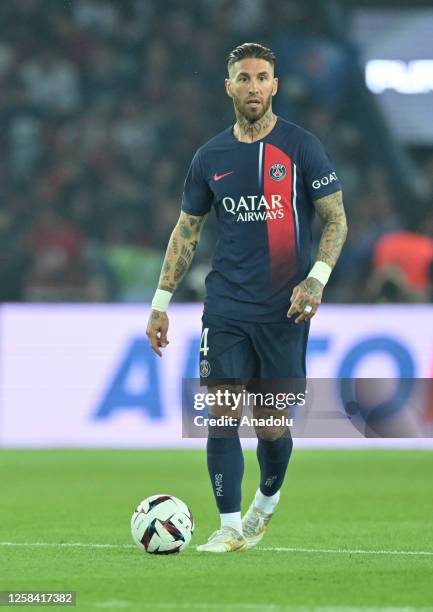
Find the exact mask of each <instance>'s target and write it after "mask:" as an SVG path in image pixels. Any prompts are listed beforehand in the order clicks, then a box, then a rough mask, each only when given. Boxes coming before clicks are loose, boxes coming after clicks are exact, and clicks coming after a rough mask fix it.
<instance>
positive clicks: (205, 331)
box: [200, 327, 209, 357]
mask: <svg viewBox="0 0 433 612" xmlns="http://www.w3.org/2000/svg"><path fill="white" fill-rule="evenodd" d="M208 332H209V327H205V328H204V329H203V333H202V335H201V340H200V353H203V356H204V357H206V355H207V354H208V351H209V346H208V343H207V334H208Z"/></svg>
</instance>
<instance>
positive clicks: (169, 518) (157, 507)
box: [131, 495, 194, 555]
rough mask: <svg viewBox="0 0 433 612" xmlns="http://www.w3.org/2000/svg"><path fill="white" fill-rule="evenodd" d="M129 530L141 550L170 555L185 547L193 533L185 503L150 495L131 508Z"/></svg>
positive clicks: (174, 498) (192, 524) (168, 496)
mask: <svg viewBox="0 0 433 612" xmlns="http://www.w3.org/2000/svg"><path fill="white" fill-rule="evenodd" d="M131 532H132V538H133V540H134V542H135V543H136V544H137V546H138V548H139V549H140V550H141V551H143V552H148V553H152V554H154V555H171V554H172V553H179V552H180V551H181V550H183V549H184V548H186V547H187V546H188V544H189V542H190V540H191V537H192V534H193V532H194V519H193V517H192V514H191V511H190V509H189V508H188V506H187V505H186V504H185V503H184V502H183V501H181V500H180V499H178V498H177V497H173V495H152V496H151V497H147V498H146V499H144V500H143V501H142V502H140V503H139V504H138V506H137V508H136V509H135V510H134V513H133V515H132V518H131Z"/></svg>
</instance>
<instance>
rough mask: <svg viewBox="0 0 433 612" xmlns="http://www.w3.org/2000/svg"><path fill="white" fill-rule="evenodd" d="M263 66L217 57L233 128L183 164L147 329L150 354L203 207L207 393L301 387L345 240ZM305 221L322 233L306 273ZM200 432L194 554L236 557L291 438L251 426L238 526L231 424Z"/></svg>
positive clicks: (317, 159)
mask: <svg viewBox="0 0 433 612" xmlns="http://www.w3.org/2000/svg"><path fill="white" fill-rule="evenodd" d="M274 65H275V56H274V54H273V52H272V51H271V50H270V49H268V48H266V47H263V46H262V45H260V44H256V43H244V44H242V45H240V46H239V47H237V48H236V49H234V50H233V51H232V52H231V53H230V54H229V56H228V77H227V78H226V80H225V88H226V92H227V95H228V96H229V97H230V98H231V99H232V100H233V106H234V112H235V116H236V123H235V124H234V126H230V127H229V128H227V129H226V130H224V131H223V132H221V133H220V134H218V135H217V136H215V137H214V138H212V139H211V140H210V141H209V142H207V143H206V144H204V145H203V146H202V147H201V148H200V149H199V150H198V151H197V152H196V154H195V156H194V158H193V160H192V163H191V166H190V168H189V172H188V175H187V177H186V181H185V187H184V193H183V196H182V207H181V208H182V210H181V213H180V217H179V220H178V222H177V225H176V227H175V228H174V231H173V233H172V235H171V238H170V241H169V244H168V247H167V251H166V255H165V259H164V263H163V267H162V271H161V276H160V280H159V285H158V289H157V291H156V293H155V296H154V299H153V301H152V312H151V315H150V318H149V322H148V327H147V335H148V338H149V342H150V344H151V346H152V348H153V350H154V351H155V353H156V354H157V355H159V356H161V355H162V353H161V349H162V348H164V347H166V346H167V344H168V342H169V341H168V338H167V331H168V317H167V312H166V311H167V308H168V305H169V302H170V299H171V297H172V295H173V293H174V291H175V290H176V288H177V287H178V286H179V283H180V282H181V280H182V278H183V277H184V275H185V273H186V272H187V270H188V268H189V266H190V264H191V261H192V258H193V256H194V252H195V250H196V248H197V244H198V242H199V239H200V231H201V229H202V226H203V222H204V220H205V218H206V215H207V214H208V213H209V211H210V210H211V208H214V210H215V213H216V216H217V219H218V230H219V238H218V242H217V245H216V251H215V255H214V260H213V265H212V270H211V272H210V273H209V274H208V276H207V278H206V290H207V297H206V301H205V305H204V313H203V318H202V321H203V329H202V340H201V346H200V359H201V361H200V376H201V382H202V384H206V381H208V382H209V386H208V390H209V391H212V392H215V390H216V389H220V388H221V389H222V388H224V389H227V388H229V389H242V387H241V386H240V384H241V383H242V382H245V381H248V380H253V379H254V380H266V379H279V380H281V379H285V380H289V379H305V376H306V374H305V353H306V345H307V339H308V331H309V322H310V319H311V318H312V317H313V316H314V315H315V314H316V312H317V309H318V307H319V305H320V303H321V299H322V293H323V289H324V287H325V285H326V283H327V281H328V278H329V275H330V273H331V271H332V268H333V267H334V266H335V263H336V261H337V259H338V256H339V254H340V251H341V248H342V245H343V243H344V241H345V237H346V233H347V226H346V217H345V213H344V208H343V201H342V193H341V186H340V183H339V180H338V178H337V176H336V174H335V171H334V168H333V167H332V165H331V162H330V161H329V159H328V157H327V155H326V153H325V151H324V148H323V146H322V144H321V143H320V142H319V140H318V139H317V138H316V137H315V136H313V135H312V134H311V133H309V132H307V131H306V130H304V129H302V128H301V127H299V126H297V125H295V124H293V123H290V122H288V121H285V120H283V119H282V118H281V117H277V116H275V115H274V113H273V112H272V97H273V96H274V95H275V94H276V93H277V88H278V79H277V78H276V77H275V76H274ZM314 213H316V214H317V215H318V216H319V217H320V219H321V220H322V221H323V222H324V227H323V232H322V236H321V239H320V244H319V249H318V253H317V258H316V262H315V263H314V265H313V266H312V267H311V263H310V247H311V222H312V218H313V215H314ZM213 381H215V382H213ZM218 381H220V382H219V383H218ZM221 381H225V382H226V383H227V381H229V382H230V383H233V384H230V385H229V386H228V385H227V384H224V385H222V382H221ZM247 389H248V387H247ZM232 408H233V406H230V405H226V406H218V407H214V408H212V409H210V410H209V413H210V416H221V415H233V411H232ZM211 410H212V411H211ZM271 413H272V408H269V407H265V406H254V417H256V418H260V417H263V416H265V417H267V416H269V414H271ZM236 414H237V415H238V413H236ZM274 414H275V411H274ZM278 416H281V414H278ZM280 421H281V419H280ZM208 432H209V433H208V440H207V463H208V470H209V475H210V478H211V483H212V487H213V491H214V495H215V500H216V504H217V506H218V510H219V513H220V518H221V527H220V529H218V530H217V531H216V532H215V533H213V534H212V535H211V536H210V538H209V540H208V542H207V543H205V544H202V545H201V546H199V547H198V550H199V551H203V552H214V553H220V552H233V551H244V550H247V549H248V548H252V547H253V546H255V545H256V544H257V543H258V542H259V541H260V540H261V538H262V537H263V534H264V531H265V529H266V526H267V524H268V523H269V520H270V518H271V516H272V514H273V513H274V511H275V509H276V506H277V504H278V501H279V498H280V489H281V486H282V484H283V480H284V476H285V473H286V469H287V465H288V462H289V458H290V455H291V451H292V446H293V442H292V438H291V435H290V433H289V430H288V429H287V428H286V427H285V426H284V425H278V426H277V425H275V426H274V425H271V426H268V427H257V428H256V433H257V437H258V444H257V458H258V462H259V466H260V486H259V488H258V489H257V492H256V494H255V497H254V499H253V501H252V503H251V505H250V507H249V509H248V511H247V512H246V514H245V516H244V517H243V519H242V518H241V482H242V477H243V455H242V448H241V444H240V440H239V434H238V428H237V426H236V420H235V424H234V425H233V426H232V427H227V428H226V430H225V435H223V436H222V435H220V432H219V431H218V428H215V427H209V430H208Z"/></svg>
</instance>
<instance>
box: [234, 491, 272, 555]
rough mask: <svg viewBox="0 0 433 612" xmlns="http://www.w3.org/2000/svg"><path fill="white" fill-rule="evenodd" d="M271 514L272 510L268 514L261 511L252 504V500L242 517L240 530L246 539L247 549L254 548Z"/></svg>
mask: <svg viewBox="0 0 433 612" xmlns="http://www.w3.org/2000/svg"><path fill="white" fill-rule="evenodd" d="M272 515H273V512H270V513H269V514H268V513H267V512H263V510H259V509H258V508H257V507H256V506H255V505H254V501H253V502H252V504H251V506H250V507H249V508H248V510H247V511H246V513H245V515H244V517H243V519H242V531H243V533H244V538H245V539H246V541H247V545H248V550H249V549H250V548H254V546H256V544H258V543H259V542H260V540H261V539H262V538H263V536H264V535H265V531H266V527H267V526H268V523H269V521H270V520H271V518H272Z"/></svg>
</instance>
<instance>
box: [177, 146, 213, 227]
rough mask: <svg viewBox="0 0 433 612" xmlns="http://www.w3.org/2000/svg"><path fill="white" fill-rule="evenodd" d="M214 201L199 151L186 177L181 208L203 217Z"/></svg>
mask: <svg viewBox="0 0 433 612" xmlns="http://www.w3.org/2000/svg"><path fill="white" fill-rule="evenodd" d="M212 201H213V193H212V191H211V190H210V189H209V185H208V184H207V182H206V180H205V178H204V176H203V170H202V164H201V160H200V152H199V151H197V153H196V154H195V155H194V157H193V160H192V162H191V165H190V167H189V170H188V174H187V176H186V179H185V185H184V189H183V194H182V207H181V208H182V210H183V212H186V213H188V214H189V215H196V216H198V217H202V216H203V215H205V214H206V213H208V212H209V210H210V208H211V206H212Z"/></svg>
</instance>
